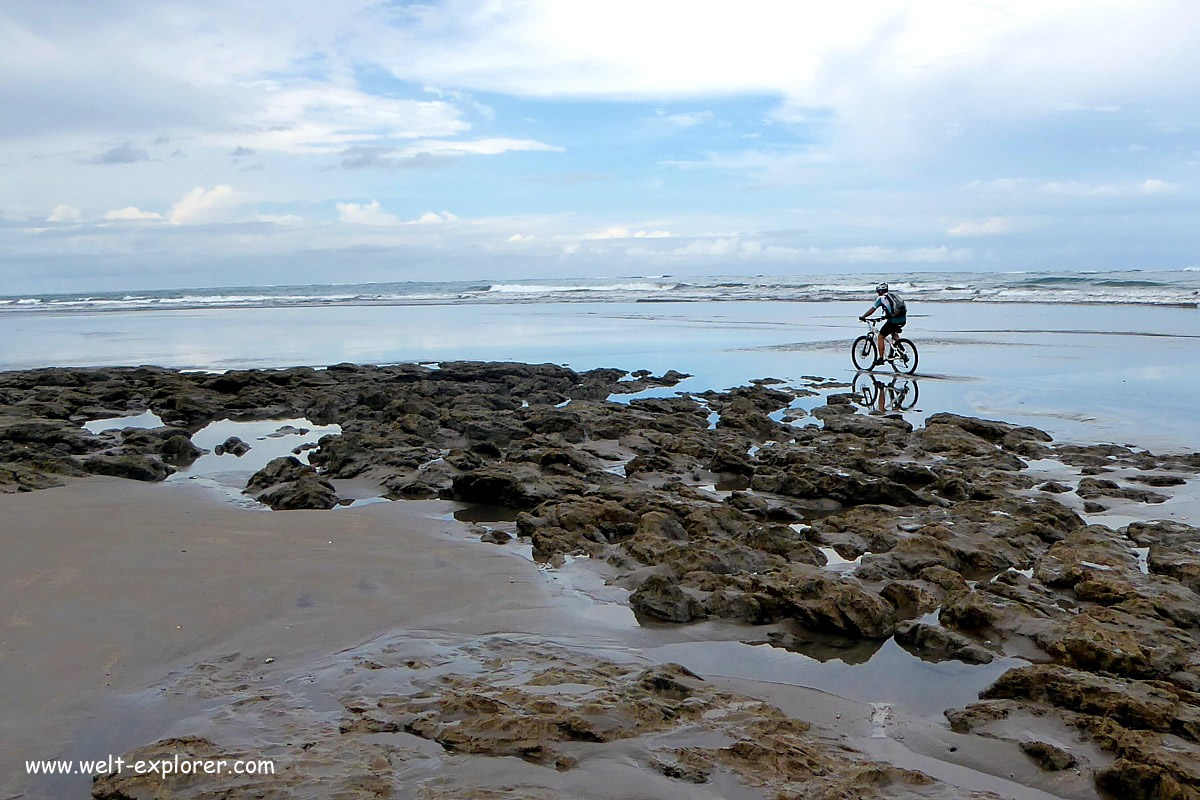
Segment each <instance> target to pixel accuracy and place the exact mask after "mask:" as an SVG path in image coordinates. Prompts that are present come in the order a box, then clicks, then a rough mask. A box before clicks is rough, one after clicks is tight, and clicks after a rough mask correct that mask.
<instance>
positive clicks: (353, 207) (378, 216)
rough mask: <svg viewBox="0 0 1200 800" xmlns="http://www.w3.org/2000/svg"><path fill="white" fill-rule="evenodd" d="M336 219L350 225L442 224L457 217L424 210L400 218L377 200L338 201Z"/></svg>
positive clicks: (446, 213)
mask: <svg viewBox="0 0 1200 800" xmlns="http://www.w3.org/2000/svg"><path fill="white" fill-rule="evenodd" d="M337 210H338V221H339V222H346V223H349V224H351V225H375V226H380V227H382V226H389V225H442V224H445V223H447V222H458V217H457V216H455V215H454V214H451V213H450V212H449V211H426V212H425V213H424V214H422V215H421V216H419V217H417V218H416V219H400V217H398V216H396V215H395V214H389V213H388V212H386V211H384V210H383V207H382V206H380V205H379V201H378V200H372V201H371V202H369V203H338V204H337Z"/></svg>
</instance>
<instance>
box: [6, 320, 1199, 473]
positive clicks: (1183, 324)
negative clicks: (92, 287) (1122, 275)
mask: <svg viewBox="0 0 1200 800" xmlns="http://www.w3.org/2000/svg"><path fill="white" fill-rule="evenodd" d="M866 305H867V301H866V300H865V299H864V301H863V303H861V304H858V303H845V302H824V303H812V302H796V303H791V302H781V301H776V302H698V303H686V304H679V303H670V304H655V303H545V304H538V305H489V306H410V307H387V306H379V307H353V308H352V307H341V306H325V307H314V308H257V309H253V308H252V309H204V310H193V311H146V312H130V313H72V314H57V313H38V314H0V336H2V337H3V338H4V341H5V342H6V343H8V345H9V346H8V347H6V348H5V350H4V353H3V354H2V355H0V368H6V369H17V368H30V367H40V366H46V365H114V364H146V363H154V364H161V365H164V366H173V367H184V368H201V369H229V368H240V367H264V368H266V367H282V366H291V365H295V364H313V365H324V364H332V363H336V362H339V361H356V362H364V363H395V362H400V361H418V362H430V361H439V360H453V359H478V360H516V361H528V362H535V363H540V362H554V363H566V364H568V365H570V366H571V367H573V368H576V369H590V368H594V367H612V366H618V367H623V368H627V369H641V368H644V369H650V370H653V371H655V372H656V373H661V372H662V371H665V370H667V369H678V370H680V371H683V372H689V373H692V374H693V375H694V377H693V378H691V379H689V380H686V381H684V382H683V383H682V384H680V385H679V386H678V387H676V388H673V389H657V390H651V391H649V392H646V393H644V394H643V395H641V396H672V395H673V394H674V393H675V392H676V391H697V392H699V391H704V390H706V389H713V388H715V389H724V388H728V387H730V386H735V385H739V384H742V383H745V382H746V381H749V380H750V379H752V378H760V377H768V376H770V377H779V378H784V379H787V380H789V381H800V379H801V378H802V376H804V375H820V376H823V377H832V378H836V379H839V380H841V381H843V382H845V383H847V384H849V383H851V382H852V381H853V380H854V378H855V372H854V370H853V368H852V366H851V364H850V358H849V346H850V342H851V341H852V340H853V338H854V337H855V336H857V335H859V334H860V333H861V332H862V329H863V326H861V325H859V324H857V322H856V321H855V317H856V316H857V315H858V314H860V313H862V312H863V311H864V310H866ZM915 305H916V304H914V306H915ZM1198 332H1200V310H1196V309H1184V308H1173V307H1143V306H1051V305H1045V304H1028V305H1021V304H1003V305H989V304H980V303H973V304H970V303H930V304H925V305H923V306H921V307H919V308H918V307H914V308H913V313H912V314H911V315H910V322H909V325H908V328H907V330H906V333H907V335H909V336H910V337H911V338H912V339H914V340H915V341H916V342H917V344H918V346H919V347H920V349H921V368H922V371H921V373H920V374H918V376H917V377H916V379H915V381H914V382H913V384H914V385H915V388H916V389H917V390H918V392H917V394H918V395H919V399H917V401H916V402H915V403H914V405H913V407H912V408H904V409H902V413H904V415H905V416H906V417H907V418H909V419H910V421H913V422H920V421H922V420H923V419H924V418H925V417H926V416H928V415H929V414H931V413H933V412H936V411H952V412H956V413H965V414H972V415H979V416H987V417H994V418H1001V419H1006V420H1009V421H1012V422H1019V423H1023V424H1030V425H1035V426H1037V427H1041V428H1043V429H1046V430H1048V431H1050V432H1051V433H1052V434H1054V435H1055V436H1056V437H1058V438H1063V439H1069V440H1074V441H1098V440H1104V441H1118V442H1131V443H1136V444H1139V445H1144V446H1149V447H1153V448H1155V449H1160V450H1166V449H1192V450H1195V449H1200V428H1198V427H1197V426H1195V425H1194V424H1193V422H1192V417H1193V413H1194V412H1193V406H1194V402H1195V396H1196V393H1197V390H1198V389H1200V376H1198V375H1197V374H1196V373H1195V371H1194V370H1191V369H1188V365H1189V364H1191V362H1192V361H1194V360H1195V357H1194V356H1195V352H1196V347H1197V339H1196V338H1195V337H1196V336H1197V335H1200V333H1198ZM883 376H886V377H887V378H888V379H889V380H890V378H891V377H892V374H891V373H890V372H884V373H883ZM909 397H911V395H908V396H906V397H905V398H904V400H903V402H904V403H907V402H909V399H908V398H909ZM623 399H626V400H627V399H628V398H623ZM806 400H807V401H811V402H806V401H801V402H799V403H798V404H797V405H798V406H799V407H803V408H809V407H811V405H812V404H813V403H816V402H819V401H818V400H815V399H813V398H807V399H806ZM800 424H807V422H805V421H802V422H801V423H800Z"/></svg>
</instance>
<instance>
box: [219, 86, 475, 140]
mask: <svg viewBox="0 0 1200 800" xmlns="http://www.w3.org/2000/svg"><path fill="white" fill-rule="evenodd" d="M259 87H260V90H261V91H262V92H263V93H262V97H261V101H260V102H261V104H262V105H261V109H260V110H259V111H258V112H257V113H255V114H254V115H253V116H252V117H250V118H249V119H247V120H245V121H244V122H243V123H242V124H241V126H240V127H239V128H238V129H237V130H236V131H235V132H234V133H232V134H215V135H213V136H211V137H210V138H212V139H213V141H214V142H215V143H219V144H224V145H226V146H228V145H233V146H235V149H236V148H241V149H243V150H245V151H255V150H270V151H277V152H282V153H291V154H296V155H299V154H305V153H309V154H320V153H333V152H339V151H341V150H344V149H346V148H347V147H350V146H354V145H366V144H370V143H374V142H380V141H389V140H395V139H419V138H425V137H434V136H454V135H457V134H460V133H463V132H465V131H466V130H468V129H469V128H470V124H469V123H467V122H466V121H465V120H463V119H462V112H461V111H460V110H459V109H458V107H457V106H455V105H453V104H451V103H447V102H445V101H442V100H409V99H402V98H393V97H384V96H380V95H374V94H368V93H366V92H364V91H362V90H360V89H358V88H357V87H353V86H340V85H327V84H326V85H322V84H310V85H306V86H290V85H279V84H274V83H271V82H265V83H262V84H260V85H259Z"/></svg>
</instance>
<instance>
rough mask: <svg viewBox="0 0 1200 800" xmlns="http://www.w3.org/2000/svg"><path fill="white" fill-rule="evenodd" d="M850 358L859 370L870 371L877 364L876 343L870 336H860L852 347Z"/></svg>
mask: <svg viewBox="0 0 1200 800" xmlns="http://www.w3.org/2000/svg"><path fill="white" fill-rule="evenodd" d="M850 358H851V360H853V361H854V366H855V367H857V368H858V369H870V368H871V367H872V366H874V364H875V342H874V340H872V339H871V337H870V336H860V337H858V338H857V339H855V340H854V344H852V345H850Z"/></svg>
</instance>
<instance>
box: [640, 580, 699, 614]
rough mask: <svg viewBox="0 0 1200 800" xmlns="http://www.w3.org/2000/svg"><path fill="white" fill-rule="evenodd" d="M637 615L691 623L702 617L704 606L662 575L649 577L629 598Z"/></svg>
mask: <svg viewBox="0 0 1200 800" xmlns="http://www.w3.org/2000/svg"><path fill="white" fill-rule="evenodd" d="M629 605H630V607H631V608H633V610H634V612H636V613H637V614H640V615H643V616H646V617H649V618H650V619H656V620H662V621H664V622H680V623H683V622H691V621H692V620H695V619H698V618H700V617H703V616H704V606H703V605H702V604H701V603H700V601H699V600H697V599H696V598H694V597H692V596H691V595H690V594H688V593H687V592H685V591H684V590H683V589H681V588H680V587H679V585H678V584H675V583H672V582H671V581H670V580H669V579H667V578H666V577H664V576H662V575H651V576H650V577H649V578H647V579H646V580H645V581H643V582H642V585H641V586H639V587H638V589H637V591H635V592H634V593H633V594H632V595H630V596H629Z"/></svg>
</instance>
